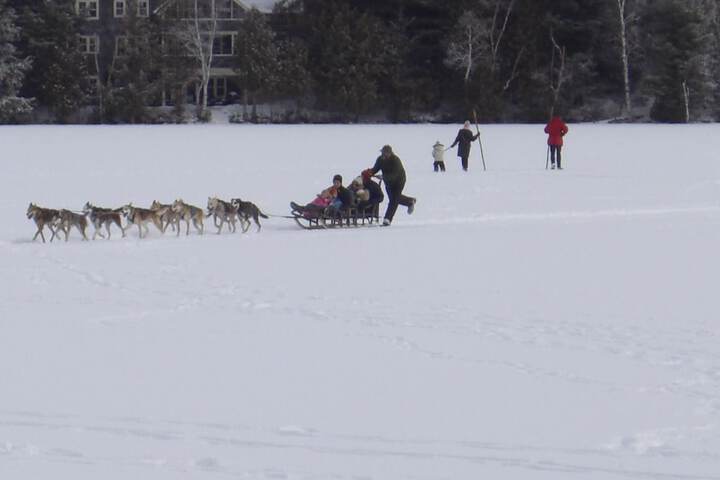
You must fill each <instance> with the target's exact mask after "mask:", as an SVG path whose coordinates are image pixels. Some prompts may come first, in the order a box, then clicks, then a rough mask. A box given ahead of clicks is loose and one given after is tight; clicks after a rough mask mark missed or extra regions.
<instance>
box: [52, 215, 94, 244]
mask: <svg viewBox="0 0 720 480" xmlns="http://www.w3.org/2000/svg"><path fill="white" fill-rule="evenodd" d="M54 224H55V231H58V230H62V231H63V232H64V233H65V241H66V242H67V241H68V238H69V237H70V230H71V229H72V227H75V228H77V229H78V231H79V232H80V233H81V234H82V237H83V240H84V241H85V240H87V239H88V238H87V235H85V230H86V229H87V226H88V222H87V218H85V214H84V213H75V212H72V211H70V210H65V209H62V210H60V213H59V215H58V217H57V218H55V220H54Z"/></svg>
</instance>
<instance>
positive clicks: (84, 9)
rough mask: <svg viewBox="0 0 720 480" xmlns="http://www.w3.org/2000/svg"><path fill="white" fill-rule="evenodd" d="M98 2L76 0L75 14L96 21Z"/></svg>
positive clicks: (94, 0)
mask: <svg viewBox="0 0 720 480" xmlns="http://www.w3.org/2000/svg"><path fill="white" fill-rule="evenodd" d="M99 1H100V0H76V3H75V8H76V9H77V14H78V15H80V16H81V17H84V18H90V19H97V18H99V17H98V3H99Z"/></svg>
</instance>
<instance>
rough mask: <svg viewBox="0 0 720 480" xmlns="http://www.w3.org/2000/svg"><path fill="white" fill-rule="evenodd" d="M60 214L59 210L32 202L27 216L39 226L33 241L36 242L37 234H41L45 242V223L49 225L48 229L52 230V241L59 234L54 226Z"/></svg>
mask: <svg viewBox="0 0 720 480" xmlns="http://www.w3.org/2000/svg"><path fill="white" fill-rule="evenodd" d="M59 216H60V212H59V211H58V210H54V209H52V208H42V207H38V206H37V205H35V204H34V203H31V204H30V205H29V206H28V209H27V218H29V219H32V220H33V221H34V222H35V225H36V226H37V232H35V236H34V237H33V239H32V241H33V242H34V241H35V240H36V239H37V236H38V235H40V237H41V238H42V241H43V243H45V234H43V230H44V229H45V225H47V227H48V229H49V230H50V231H51V232H52V237H50V241H51V242H52V241H53V239H54V238H55V236H56V235H57V232H56V230H55V226H54V223H55V219H57V218H58V217H59Z"/></svg>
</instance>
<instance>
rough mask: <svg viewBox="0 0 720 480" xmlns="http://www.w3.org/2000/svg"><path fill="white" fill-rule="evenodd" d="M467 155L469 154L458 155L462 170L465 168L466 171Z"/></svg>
mask: <svg viewBox="0 0 720 480" xmlns="http://www.w3.org/2000/svg"><path fill="white" fill-rule="evenodd" d="M469 156H470V154H468V155H465V156H464V157H460V161H461V162H462V167H463V170H465V171H466V172H467V169H468V157H469Z"/></svg>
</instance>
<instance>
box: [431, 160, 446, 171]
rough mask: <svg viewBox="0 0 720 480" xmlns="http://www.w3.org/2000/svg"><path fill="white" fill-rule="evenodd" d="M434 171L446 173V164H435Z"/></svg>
mask: <svg viewBox="0 0 720 480" xmlns="http://www.w3.org/2000/svg"><path fill="white" fill-rule="evenodd" d="M433 170H435V171H436V172H437V171H438V170H440V171H441V172H444V171H445V162H433Z"/></svg>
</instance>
